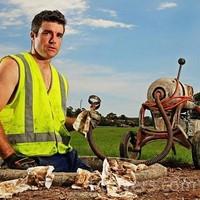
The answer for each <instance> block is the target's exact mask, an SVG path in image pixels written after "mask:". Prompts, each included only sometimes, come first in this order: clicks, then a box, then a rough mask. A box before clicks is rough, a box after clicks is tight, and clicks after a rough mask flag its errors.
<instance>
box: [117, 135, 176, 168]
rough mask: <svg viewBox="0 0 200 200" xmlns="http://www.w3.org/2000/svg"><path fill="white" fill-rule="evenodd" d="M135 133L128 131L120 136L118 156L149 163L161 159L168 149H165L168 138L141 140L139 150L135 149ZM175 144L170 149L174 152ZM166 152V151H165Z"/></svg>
mask: <svg viewBox="0 0 200 200" xmlns="http://www.w3.org/2000/svg"><path fill="white" fill-rule="evenodd" d="M136 140H137V138H136V133H134V132H132V131H129V132H128V133H127V134H125V135H124V136H123V138H122V141H121V143H120V149H119V150H120V157H121V158H129V159H133V160H140V161H141V163H144V164H147V165H151V164H154V163H156V162H159V161H161V160H162V159H163V158H164V157H165V156H166V154H167V153H168V152H169V151H166V147H167V146H168V139H151V138H150V139H149V140H148V141H147V140H146V141H143V143H142V144H141V145H140V148H141V149H140V150H139V151H138V150H136V149H135V146H136ZM174 149H175V146H173V148H172V151H173V153H174ZM166 152H167V153H166Z"/></svg>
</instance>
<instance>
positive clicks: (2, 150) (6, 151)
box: [0, 122, 15, 159]
mask: <svg viewBox="0 0 200 200" xmlns="http://www.w3.org/2000/svg"><path fill="white" fill-rule="evenodd" d="M0 141H1V144H0V156H1V157H2V158H3V159H6V158H7V157H9V156H10V155H12V154H13V153H15V151H14V149H13V148H12V146H11V145H10V143H9V141H8V139H7V137H6V135H5V132H4V129H3V126H2V124H1V122H0Z"/></svg>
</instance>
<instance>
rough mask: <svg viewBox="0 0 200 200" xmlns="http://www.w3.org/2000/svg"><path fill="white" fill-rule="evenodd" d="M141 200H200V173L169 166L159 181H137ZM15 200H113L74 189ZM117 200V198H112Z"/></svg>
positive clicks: (23, 195) (41, 192) (24, 195)
mask: <svg viewBox="0 0 200 200" xmlns="http://www.w3.org/2000/svg"><path fill="white" fill-rule="evenodd" d="M132 191H134V192H135V193H136V194H137V196H138V198H136V199H140V200H141V199H145V200H146V199H148V200H155V199H158V200H162V199H173V200H178V199H181V200H183V199H184V200H187V199H188V200H191V199H195V200H200V171H199V170H195V169H194V167H193V166H187V167H182V168H170V167H168V175H167V176H165V177H162V178H158V179H156V180H147V181H141V182H137V183H136V185H135V186H134V188H132ZM12 199H13V200H30V199H37V200H40V199H43V200H64V199H66V200H76V199H77V200H80V199H84V200H87V199H88V200H92V199H96V200H97V199H104V200H106V199H111V198H108V197H107V196H106V192H105V191H100V192H89V191H87V190H73V189H71V188H70V187H55V186H52V187H51V188H50V189H49V190H48V189H41V190H37V191H26V192H23V193H20V194H16V195H14V196H13V198H12ZM112 199H114V198H112Z"/></svg>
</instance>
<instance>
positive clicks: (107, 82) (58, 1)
mask: <svg viewBox="0 0 200 200" xmlns="http://www.w3.org/2000/svg"><path fill="white" fill-rule="evenodd" d="M44 9H58V10H60V11H62V12H63V14H65V16H66V18H67V21H68V25H67V27H66V34H65V37H64V42H63V45H62V49H61V51H60V54H59V55H58V56H57V57H56V58H55V59H54V60H53V63H54V64H55V65H56V66H57V68H58V69H59V70H60V71H61V72H62V73H63V74H65V75H66V76H67V78H68V80H69V85H70V92H69V98H68V105H69V106H73V107H74V108H78V107H79V106H80V101H81V102H82V106H83V107H86V108H87V107H88V103H87V98H88V96H89V95H91V94H96V95H98V96H99V97H100V98H101V99H102V105H101V108H100V110H99V111H100V112H101V113H102V114H103V115H106V114H108V113H110V112H114V113H116V114H117V115H121V114H125V115H126V116H130V117H132V116H134V117H135V116H138V112H139V109H140V106H141V104H142V103H143V102H144V101H145V100H146V93H147V89H148V86H149V85H150V84H151V83H152V82H153V81H154V80H156V79H158V78H160V77H172V78H173V77H176V75H177V71H178V63H177V60H178V58H179V57H183V58H185V59H186V65H185V67H183V69H182V73H181V78H180V79H181V81H182V82H183V83H187V84H190V85H192V86H193V88H194V90H195V92H199V91H200V78H199V76H200V69H199V65H200V1H199V0H190V1H185V0H174V1H160V0H140V1H138V0H51V1H50V0H42V1H38V0H37V1H28V0H27V1H25V0H7V1H4V0H0V56H3V55H7V54H12V53H18V52H19V51H28V50H30V38H29V32H30V23H31V20H32V18H33V16H34V15H35V14H36V13H38V12H39V11H41V10H44Z"/></svg>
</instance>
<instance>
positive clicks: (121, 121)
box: [67, 92, 200, 127]
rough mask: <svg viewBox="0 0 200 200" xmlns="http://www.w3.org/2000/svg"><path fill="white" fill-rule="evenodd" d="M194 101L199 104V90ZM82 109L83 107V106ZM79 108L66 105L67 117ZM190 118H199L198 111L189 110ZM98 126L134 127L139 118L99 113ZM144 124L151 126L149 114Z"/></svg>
mask: <svg viewBox="0 0 200 200" xmlns="http://www.w3.org/2000/svg"><path fill="white" fill-rule="evenodd" d="M193 98H194V102H195V103H196V104H197V105H200V92H198V93H196V94H194V96H193ZM83 109H84V108H83ZM83 109H81V108H76V109H74V108H73V107H72V106H69V107H67V116H69V117H77V115H78V114H79V113H80V112H82V110H83ZM191 116H192V118H195V119H200V115H199V113H197V112H196V111H192V112H191ZM99 125H100V126H118V127H128V126H130V127H134V126H139V118H138V117H127V116H126V115H124V114H122V115H119V116H118V115H117V114H115V113H113V112H111V113H108V114H107V115H106V116H103V115H101V122H100V124H99ZM145 125H146V126H153V120H152V118H151V117H150V116H146V117H145Z"/></svg>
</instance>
